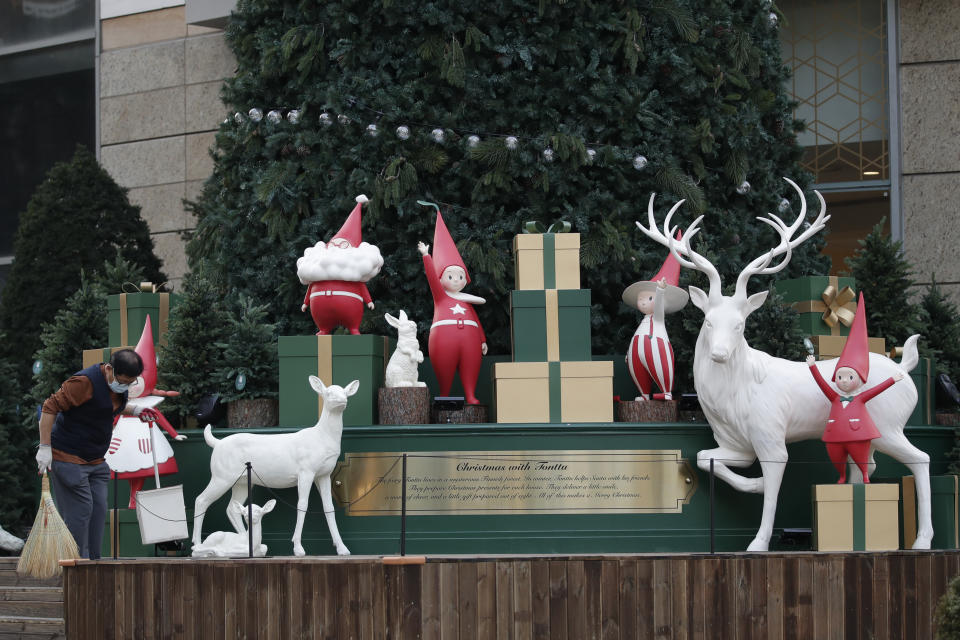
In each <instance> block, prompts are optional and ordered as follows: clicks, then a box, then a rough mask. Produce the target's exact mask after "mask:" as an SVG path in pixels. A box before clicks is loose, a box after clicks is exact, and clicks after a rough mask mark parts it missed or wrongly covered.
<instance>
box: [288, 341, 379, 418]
mask: <svg viewBox="0 0 960 640" xmlns="http://www.w3.org/2000/svg"><path fill="white" fill-rule="evenodd" d="M394 344H395V343H394V341H393V340H392V339H390V338H386V337H383V336H369V335H367V336H354V335H336V336H280V338H279V340H278V341H277V351H278V354H279V357H280V426H281V427H304V426H310V425H314V424H316V423H317V420H318V419H319V417H320V412H321V411H322V410H323V399H322V398H320V396H318V395H317V393H316V392H315V391H314V390H313V387H311V386H310V382H309V380H308V378H309V377H310V376H317V377H318V378H320V379H321V380H323V383H324V384H327V385H329V384H337V385H340V386H346V385H348V384H350V383H351V382H352V381H354V380H359V381H360V388H359V389H358V390H357V393H356V394H354V395H353V396H351V397H350V399H349V401H348V403H347V408H346V410H345V411H344V412H343V424H344V426H356V425H370V424H377V413H376V412H377V393H378V391H379V389H380V387H382V386H383V376H384V371H385V369H386V366H387V362H388V361H389V359H390V354H391V353H392V352H393V346H394Z"/></svg>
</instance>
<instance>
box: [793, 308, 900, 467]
mask: <svg viewBox="0 0 960 640" xmlns="http://www.w3.org/2000/svg"><path fill="white" fill-rule="evenodd" d="M807 364H808V365H809V366H810V373H812V374H813V379H814V380H816V381H817V385H819V387H820V389H821V390H822V391H823V393H824V395H826V396H827V398H828V399H829V400H830V403H831V404H830V417H829V418H828V419H827V428H826V429H825V430H824V432H823V437H822V438H821V439H822V440H823V441H824V442H825V443H826V445H827V454H828V455H829V456H830V461H831V462H833V466H834V467H835V468H836V470H837V473H839V474H840V479H839V480H838V481H837V483H838V484H843V483H845V482H846V481H847V456H850V458H851V459H852V460H853V462H854V464H856V465H857V467H859V468H860V473H861V474H862V475H863V482H864V484H866V483H869V482H870V477H869V475H867V463H868V461H869V459H870V441H871V440H873V439H875V438H879V437H880V432H879V431H878V430H877V427H876V425H874V423H873V419H872V418H871V417H870V412H869V411H868V410H867V407H866V403H867V401H868V400H870V399H871V398H873V397H874V396H877V395H879V394H880V393H881V392H883V391H884V390H886V389H889V388H890V387H891V386H893V384H894V383H895V382H898V381H900V380H902V379H903V373H902V372H899V371H898V372H897V373H896V374H895V375H894V376H893V377H891V378H887V379H886V380H884V381H883V382H881V383H880V384H878V385H876V386H874V387H871V388H870V389H867V390H865V391H858V390H859V389H860V388H861V387H862V386H863V384H864V383H865V382H866V381H867V377H868V376H869V375H870V352H869V351H868V349H867V317H866V313H865V311H864V309H863V294H862V293H861V294H860V299H859V300H858V301H857V315H856V317H855V318H854V320H853V326H852V327H851V328H850V335H849V336H848V337H847V343H846V344H845V345H844V346H843V352H842V353H841V354H840V358H839V360H837V368H836V369H835V370H834V372H833V382H834V383H835V384H836V385H837V388H838V389H840V393H837V392H836V391H834V390H833V388H832V387H831V386H830V385H829V384H828V383H827V381H826V380H824V379H823V376H822V375H820V371H819V370H818V369H817V365H816V359H815V358H814V357H813V356H807Z"/></svg>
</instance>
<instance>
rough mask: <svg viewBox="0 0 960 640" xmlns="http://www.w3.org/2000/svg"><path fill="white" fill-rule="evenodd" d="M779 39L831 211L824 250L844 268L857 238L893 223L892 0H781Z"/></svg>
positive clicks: (804, 139) (806, 157)
mask: <svg viewBox="0 0 960 640" xmlns="http://www.w3.org/2000/svg"><path fill="white" fill-rule="evenodd" d="M777 6H778V7H780V9H781V10H782V11H783V13H784V17H785V18H786V19H785V20H784V23H785V24H784V25H783V27H782V28H781V29H780V41H781V47H782V52H783V60H784V64H786V65H787V66H789V67H790V69H791V71H792V77H791V79H790V80H789V82H788V85H787V90H788V92H789V93H790V94H791V95H792V97H793V99H794V100H795V101H796V107H795V109H794V117H796V118H797V119H799V120H802V121H804V122H805V123H806V130H805V131H803V132H802V133H800V134H799V135H798V136H797V139H798V142H799V143H800V144H801V145H802V146H803V147H804V154H803V159H802V164H803V167H804V168H805V169H806V170H807V171H809V172H810V173H811V174H813V176H814V183H815V186H816V188H817V189H819V190H821V191H822V192H823V193H824V197H825V198H826V200H827V207H828V209H829V211H830V214H831V220H830V222H829V223H828V229H829V235H828V237H827V248H826V249H825V253H827V254H828V255H830V257H831V259H832V261H833V273H838V272H840V271H843V270H844V269H845V264H844V258H846V257H849V256H851V255H853V253H854V252H855V251H856V249H857V248H858V247H859V244H858V240H859V239H860V238H862V237H863V236H865V235H866V234H867V233H869V231H870V230H871V229H872V228H873V227H874V226H875V225H876V224H877V223H879V222H880V221H881V220H885V226H886V229H887V232H889V231H890V217H891V214H892V211H891V198H890V186H891V183H890V173H891V170H890V167H891V162H890V160H891V156H890V121H889V112H890V105H889V96H890V89H889V82H888V78H889V70H888V63H887V60H888V50H887V26H888V25H887V9H888V8H887V3H886V2H885V1H884V0H780V1H779V2H778V3H777Z"/></svg>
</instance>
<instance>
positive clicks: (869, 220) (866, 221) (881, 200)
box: [823, 189, 890, 275]
mask: <svg viewBox="0 0 960 640" xmlns="http://www.w3.org/2000/svg"><path fill="white" fill-rule="evenodd" d="M823 197H824V200H826V201H827V213H829V214H830V221H829V222H827V245H826V247H824V250H823V253H825V254H826V255H828V256H830V260H831V261H832V264H833V267H832V269H831V270H830V273H831V274H832V275H840V274H841V273H843V272H845V271H846V270H847V265H846V263H845V259H846V258H849V257H852V256H853V254H854V253H856V252H857V249H859V248H860V240H861V239H863V237H864V236H866V235H867V234H868V233H869V232H870V230H872V229H873V227H875V226H876V225H877V224H879V223H880V221H881V220H883V228H884V231H885V232H886V233H887V234H888V235H889V233H890V192H889V191H887V190H885V189H881V190H878V191H846V192H836V193H825V194H823Z"/></svg>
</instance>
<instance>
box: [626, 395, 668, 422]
mask: <svg viewBox="0 0 960 640" xmlns="http://www.w3.org/2000/svg"><path fill="white" fill-rule="evenodd" d="M678 405H679V402H678V401H677V400H644V401H641V402H637V401H636V400H626V401H624V400H621V401H620V402H618V403H617V422H676V421H677V415H678V412H677V406H678Z"/></svg>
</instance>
